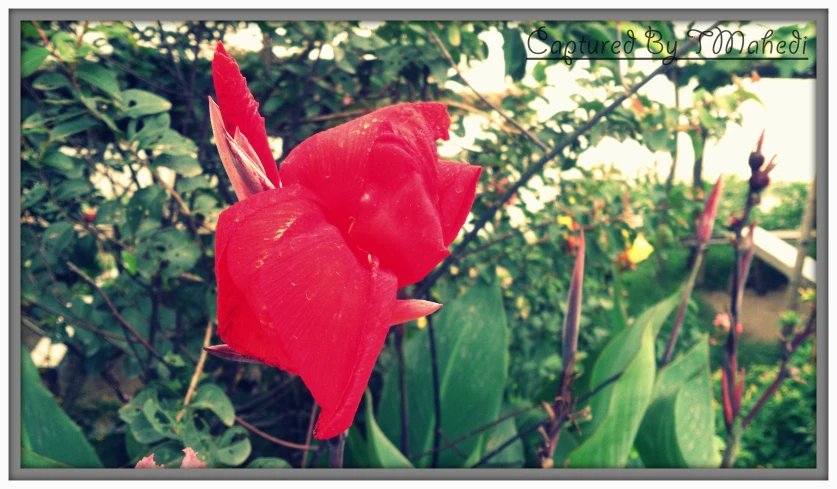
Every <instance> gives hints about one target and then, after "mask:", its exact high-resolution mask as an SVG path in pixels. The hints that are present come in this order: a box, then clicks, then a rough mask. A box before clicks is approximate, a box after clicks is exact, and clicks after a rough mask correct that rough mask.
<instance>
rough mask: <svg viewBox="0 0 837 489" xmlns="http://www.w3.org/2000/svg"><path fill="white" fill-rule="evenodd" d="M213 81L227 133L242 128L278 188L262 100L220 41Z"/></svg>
mask: <svg viewBox="0 0 837 489" xmlns="http://www.w3.org/2000/svg"><path fill="white" fill-rule="evenodd" d="M212 81H213V82H214V84H215V96H216V97H218V105H220V106H221V114H223V116H224V126H225V127H226V129H227V132H229V133H231V134H235V130H236V129H240V130H241V132H242V134H244V135H245V136H246V137H247V139H248V140H249V141H250V144H251V145H253V149H254V150H255V151H256V154H258V155H259V160H260V161H259V162H260V163H261V165H262V168H263V169H264V173H265V175H266V176H267V178H268V179H269V180H270V182H271V183H273V186H274V187H278V186H279V170H278V169H277V168H276V160H275V159H274V158H273V153H272V152H271V151H270V144H269V143H268V141H267V132H266V131H265V128H264V117H262V116H261V115H259V103H258V102H256V100H255V99H254V98H253V94H251V93H250V89H249V88H247V80H245V79H244V77H243V76H242V75H241V71H239V69H238V63H236V62H235V58H233V57H232V56H230V55H229V54H227V51H226V50H225V49H224V45H223V44H222V43H221V42H220V41H219V42H218V44H217V46H216V51H215V56H214V57H213V58H212Z"/></svg>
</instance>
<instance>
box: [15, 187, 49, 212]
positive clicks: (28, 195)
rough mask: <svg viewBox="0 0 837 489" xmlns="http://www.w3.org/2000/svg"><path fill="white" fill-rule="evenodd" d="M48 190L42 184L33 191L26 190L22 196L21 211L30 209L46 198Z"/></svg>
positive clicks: (33, 188) (32, 189)
mask: <svg viewBox="0 0 837 489" xmlns="http://www.w3.org/2000/svg"><path fill="white" fill-rule="evenodd" d="M46 193H47V190H46V187H45V186H43V185H42V184H40V183H38V184H36V185H35V186H34V187H32V188H31V189H28V190H25V191H24V192H23V195H22V197H23V198H22V199H21V203H20V208H21V209H28V208H30V207H32V206H33V205H35V204H37V203H38V202H40V201H41V199H43V198H44V197H45V196H46Z"/></svg>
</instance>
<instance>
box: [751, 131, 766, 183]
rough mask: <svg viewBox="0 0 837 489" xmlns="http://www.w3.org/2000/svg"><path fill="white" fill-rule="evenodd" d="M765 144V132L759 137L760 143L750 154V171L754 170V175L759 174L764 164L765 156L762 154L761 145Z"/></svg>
mask: <svg viewBox="0 0 837 489" xmlns="http://www.w3.org/2000/svg"><path fill="white" fill-rule="evenodd" d="M763 143H764V131H762V132H761V136H759V141H758V143H756V149H755V150H754V151H753V152H752V153H750V160H749V164H750V169H751V170H753V173H755V172H757V171H758V170H759V168H761V165H763V164H764V155H763V154H762V152H761V145H762V144H763Z"/></svg>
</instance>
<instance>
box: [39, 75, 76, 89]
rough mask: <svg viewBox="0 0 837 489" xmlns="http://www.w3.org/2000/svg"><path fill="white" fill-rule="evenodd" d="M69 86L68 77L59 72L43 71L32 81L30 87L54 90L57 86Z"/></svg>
mask: <svg viewBox="0 0 837 489" xmlns="http://www.w3.org/2000/svg"><path fill="white" fill-rule="evenodd" d="M67 86H70V79H69V78H67V77H66V76H64V75H62V74H61V73H55V72H50V73H44V74H43V75H41V76H39V77H38V78H35V80H34V81H32V87H34V88H37V89H38V90H45V91H46V90H56V89H58V88H62V87H67Z"/></svg>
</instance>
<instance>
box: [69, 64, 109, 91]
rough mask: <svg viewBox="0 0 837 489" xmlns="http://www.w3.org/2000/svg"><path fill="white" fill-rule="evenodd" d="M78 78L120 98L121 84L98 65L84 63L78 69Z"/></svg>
mask: <svg viewBox="0 0 837 489" xmlns="http://www.w3.org/2000/svg"><path fill="white" fill-rule="evenodd" d="M76 78H78V79H79V80H83V81H85V82H87V83H89V84H91V85H93V86H94V87H96V88H98V89H99V90H101V91H103V92H105V93H107V94H108V95H110V96H111V97H118V96H119V82H117V81H116V77H115V76H114V75H113V73H111V72H110V70H108V69H107V68H105V67H104V66H100V65H98V64H96V63H82V64H79V65H78V66H77V67H76Z"/></svg>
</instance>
